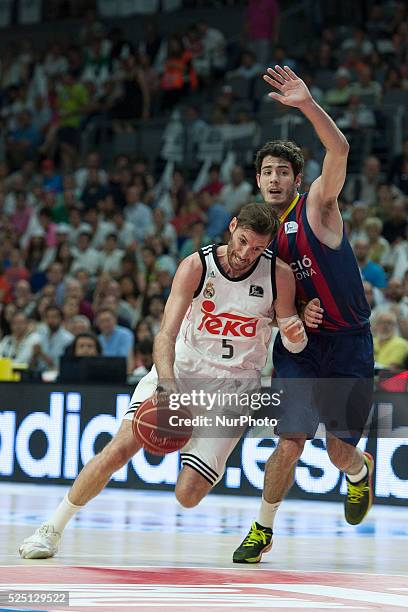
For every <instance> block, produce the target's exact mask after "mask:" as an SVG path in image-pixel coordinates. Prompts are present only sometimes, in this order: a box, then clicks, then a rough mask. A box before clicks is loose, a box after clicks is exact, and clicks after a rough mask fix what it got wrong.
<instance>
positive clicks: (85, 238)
mask: <svg viewBox="0 0 408 612" xmlns="http://www.w3.org/2000/svg"><path fill="white" fill-rule="evenodd" d="M90 244H91V233H90V231H89V230H88V229H83V230H82V231H81V232H80V234H79V236H78V247H74V248H73V249H72V254H73V255H74V258H75V259H74V263H73V264H72V266H71V274H75V272H76V270H78V269H80V268H85V270H88V271H89V273H90V274H91V275H92V276H94V275H95V274H96V273H97V272H98V271H99V270H100V268H101V266H102V255H101V254H100V253H99V251H97V250H96V249H94V248H93V247H91V246H90Z"/></svg>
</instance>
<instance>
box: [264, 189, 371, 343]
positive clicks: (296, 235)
mask: <svg viewBox="0 0 408 612" xmlns="http://www.w3.org/2000/svg"><path fill="white" fill-rule="evenodd" d="M306 200H307V193H304V194H303V195H301V196H300V198H299V200H298V202H297V204H296V206H294V208H293V209H292V210H291V211H290V212H289V214H288V216H287V217H286V218H285V219H284V221H283V222H282V223H281V226H280V228H279V231H278V234H277V236H276V238H275V240H274V241H273V243H272V245H271V247H270V248H271V249H272V250H273V251H274V253H275V254H276V255H277V256H278V257H280V258H281V259H282V260H283V261H285V262H286V263H287V264H289V265H290V267H291V268H292V271H293V273H294V275H295V278H296V296H297V298H298V299H300V300H301V301H302V302H303V303H307V302H308V301H309V300H311V299H312V298H315V297H318V298H319V299H320V304H321V307H322V308H323V309H324V313H323V323H322V324H321V325H320V327H319V328H317V329H316V330H310V331H313V332H317V333H326V334H327V333H329V334H330V333H339V332H340V333H356V332H358V331H361V330H363V329H365V328H367V326H368V324H369V318H370V307H369V305H368V303H367V300H366V298H365V294H364V288H363V283H362V279H361V274H360V271H359V268H358V265H357V261H356V258H355V256H354V253H353V251H352V248H351V246H350V243H349V241H348V239H347V237H346V235H345V232H344V230H343V239H342V242H341V245H340V247H339V248H338V249H332V248H330V247H328V246H326V245H325V244H323V243H322V242H320V240H318V239H317V238H316V236H315V235H314V233H313V230H312V228H311V227H310V225H309V222H308V220H307V215H306Z"/></svg>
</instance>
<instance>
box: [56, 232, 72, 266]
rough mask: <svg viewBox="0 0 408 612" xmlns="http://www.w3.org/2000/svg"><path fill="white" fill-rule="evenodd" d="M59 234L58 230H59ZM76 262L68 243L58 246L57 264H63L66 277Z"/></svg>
mask: <svg viewBox="0 0 408 612" xmlns="http://www.w3.org/2000/svg"><path fill="white" fill-rule="evenodd" d="M57 232H58V230H57ZM73 261H74V256H73V254H72V249H71V247H70V245H69V243H68V242H62V243H61V244H60V245H58V247H57V249H56V252H55V262H56V263H59V264H61V266H62V270H63V273H64V276H65V275H66V274H69V272H70V271H71V266H72V264H73Z"/></svg>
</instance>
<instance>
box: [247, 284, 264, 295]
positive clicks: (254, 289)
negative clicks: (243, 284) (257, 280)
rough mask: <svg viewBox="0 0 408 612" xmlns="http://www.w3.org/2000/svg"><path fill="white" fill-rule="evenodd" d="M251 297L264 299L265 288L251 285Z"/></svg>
mask: <svg viewBox="0 0 408 612" xmlns="http://www.w3.org/2000/svg"><path fill="white" fill-rule="evenodd" d="M249 295H252V296H253V297H260V298H261V297H263V295H264V290H263V287H260V286H259V285H251V286H250V288H249Z"/></svg>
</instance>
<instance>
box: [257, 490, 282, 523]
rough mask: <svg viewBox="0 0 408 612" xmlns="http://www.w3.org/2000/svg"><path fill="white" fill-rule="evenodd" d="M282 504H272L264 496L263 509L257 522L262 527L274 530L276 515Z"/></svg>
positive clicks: (260, 510) (261, 508) (260, 509)
mask: <svg viewBox="0 0 408 612" xmlns="http://www.w3.org/2000/svg"><path fill="white" fill-rule="evenodd" d="M280 504H281V502H280V501H278V502H275V503H274V504H270V503H269V502H267V501H266V500H265V499H264V497H263V496H262V501H261V507H260V508H259V514H258V519H257V521H256V522H257V523H259V524H260V525H262V527H270V529H273V521H274V520H275V514H276V512H277V510H278V508H279V506H280Z"/></svg>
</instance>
